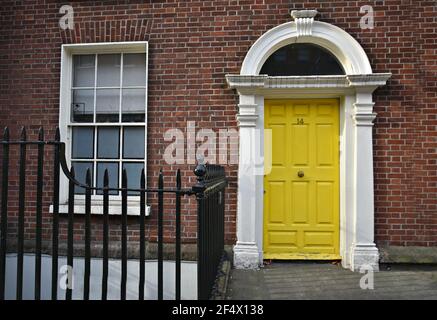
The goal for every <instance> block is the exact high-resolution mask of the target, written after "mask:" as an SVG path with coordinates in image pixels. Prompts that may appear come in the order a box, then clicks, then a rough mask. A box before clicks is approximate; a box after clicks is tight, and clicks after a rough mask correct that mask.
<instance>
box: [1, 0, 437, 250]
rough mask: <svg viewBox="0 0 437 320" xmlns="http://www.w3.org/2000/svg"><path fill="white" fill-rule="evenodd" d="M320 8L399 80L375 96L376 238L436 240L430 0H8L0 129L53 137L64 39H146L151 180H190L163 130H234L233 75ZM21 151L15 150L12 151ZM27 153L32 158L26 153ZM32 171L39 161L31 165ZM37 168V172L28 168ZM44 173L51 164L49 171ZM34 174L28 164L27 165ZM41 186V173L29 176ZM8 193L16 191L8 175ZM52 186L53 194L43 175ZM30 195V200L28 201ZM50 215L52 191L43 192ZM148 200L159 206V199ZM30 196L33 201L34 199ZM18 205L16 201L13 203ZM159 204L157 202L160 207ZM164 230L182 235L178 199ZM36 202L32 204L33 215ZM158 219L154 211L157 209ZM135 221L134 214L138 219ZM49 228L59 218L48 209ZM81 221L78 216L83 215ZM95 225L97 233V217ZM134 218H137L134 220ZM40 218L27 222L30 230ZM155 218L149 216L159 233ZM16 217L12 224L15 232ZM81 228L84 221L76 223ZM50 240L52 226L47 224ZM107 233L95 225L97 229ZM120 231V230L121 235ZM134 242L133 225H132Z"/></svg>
mask: <svg viewBox="0 0 437 320" xmlns="http://www.w3.org/2000/svg"><path fill="white" fill-rule="evenodd" d="M64 4H70V5H72V6H73V8H74V14H75V20H74V21H75V29H74V30H67V31H64V30H62V29H60V27H59V25H58V21H59V18H60V17H61V16H62V14H60V13H59V8H60V7H61V6H62V5H64ZM368 4H371V5H373V8H374V10H375V13H376V20H375V24H376V25H375V29H373V30H361V29H360V27H359V21H360V18H361V16H362V15H361V14H360V7H361V6H362V5H368ZM302 8H315V9H317V10H318V11H319V12H320V15H319V17H318V19H319V20H321V21H326V22H329V23H332V24H335V25H337V26H339V27H341V28H343V29H345V30H346V31H347V32H349V33H350V34H351V35H352V36H354V37H355V38H356V39H357V40H358V41H359V42H360V43H361V45H362V46H363V47H364V49H365V51H366V53H367V54H368V56H369V58H370V61H371V64H372V67H373V69H374V72H391V73H393V77H392V79H391V80H390V81H389V83H388V85H387V86H386V87H385V88H382V89H379V90H378V91H377V92H376V93H375V100H376V106H375V110H376V112H378V117H377V119H376V121H375V127H374V134H375V139H374V155H375V159H374V167H375V210H376V214H375V217H376V218H375V219H376V239H377V242H378V243H379V244H388V245H405V246H409V245H418V246H435V245H437V197H436V195H437V162H436V161H437V140H436V139H437V108H436V103H437V86H436V79H437V77H436V71H437V59H436V36H435V34H436V28H437V21H436V13H437V12H436V11H437V9H436V5H435V1H425V0H414V1H413V0H385V1H339V0H333V1H327V0H305V1H303V0H295V1H285V0H234V1H232V0H227V1H224V0H222V1H191V0H190V1H171V0H167V1H136V0H135V1H122V0H119V1H54V0H34V1H31V0H26V1H10V0H3V1H2V3H1V7H0V24H1V31H0V125H1V126H4V125H8V126H9V127H10V129H11V132H12V134H13V136H14V137H17V136H18V128H19V126H21V125H26V126H27V127H28V129H29V135H30V136H31V137H35V136H36V131H37V128H38V127H40V126H44V127H45V129H46V134H47V135H48V136H50V137H53V135H54V128H55V127H56V126H57V124H58V116H59V78H60V46H61V44H63V43H91V42H108V41H136V40H147V41H149V46H150V50H149V90H148V97H149V98H148V99H149V104H148V140H147V144H148V155H147V156H148V168H147V169H148V184H149V185H151V186H154V185H156V181H157V176H158V171H159V169H160V168H163V170H164V173H165V175H166V176H168V177H170V176H171V177H172V178H169V179H170V180H169V181H171V182H172V183H173V182H174V178H173V175H174V172H175V170H176V169H177V168H178V167H181V169H182V173H183V184H184V185H187V186H188V185H191V184H193V183H194V181H195V179H194V175H193V174H192V169H193V166H189V165H184V166H169V165H166V163H165V162H164V160H163V158H162V153H163V151H164V150H165V147H166V146H167V143H166V142H164V140H163V132H164V131H165V130H167V129H169V128H181V129H185V127H186V121H187V120H194V121H196V123H197V126H198V127H203V128H205V127H206V128H213V129H220V128H234V129H235V128H237V124H236V120H235V114H236V111H237V108H236V103H237V97H236V94H235V93H234V92H233V91H231V90H229V89H227V88H226V83H225V74H228V73H238V72H239V68H240V66H241V63H242V61H243V59H244V56H245V54H246V52H247V51H248V49H249V48H250V46H251V45H252V44H253V43H254V42H255V41H256V39H257V38H258V37H259V36H261V35H262V34H263V33H264V32H266V31H267V30H269V29H271V28H272V27H275V26H277V25H279V24H281V23H284V22H287V21H290V19H291V18H290V16H289V11H290V10H291V9H302ZM14 156H15V157H16V154H14ZM29 157H30V158H31V157H32V156H31V155H29ZM32 166H33V167H34V166H35V164H34V163H33V162H32ZM29 169H30V168H29ZM45 169H46V176H47V177H48V179H49V177H50V173H51V168H50V167H49V166H47V168H45ZM226 170H227V175H228V176H229V181H230V186H229V188H228V192H227V197H226V239H227V242H228V243H233V242H234V241H235V231H236V228H235V222H236V221H235V220H236V190H237V178H236V177H237V166H235V165H230V166H227V168H226ZM29 172H30V171H29ZM28 180H29V182H30V183H31V185H34V183H35V179H34V176H32V174H29V176H28ZM11 181H12V182H11V193H13V192H14V191H16V189H17V178H16V173H14V172H11ZM47 181H48V182H47V184H46V187H47V190H50V189H51V184H50V182H49V181H50V180H47ZM30 196H31V195H29V197H30ZM44 200H45V208H46V210H45V211H46V212H47V211H48V210H47V209H48V205H49V204H50V192H48V193H47V194H46V196H45V198H44ZM153 201H154V200H153V199H152V203H153ZM32 203H33V202H32V201H31V200H29V202H28V204H29V205H31V204H32ZM184 205H185V208H184V209H185V210H184V218H183V221H184V225H183V234H184V238H185V239H186V241H188V242H190V241H194V240H195V236H196V212H195V210H194V208H195V203H194V201H184ZM14 208H15V209H16V200H14V199H12V200H11V210H12V211H13V210H14ZM154 208H155V209H156V206H154ZM167 208H168V210H167V212H166V232H167V234H168V235H169V236H171V235H172V233H173V232H174V224H173V222H172V218H173V215H174V212H173V211H172V203H169V204H168V207H167ZM32 210H33V209H29V211H30V212H32ZM152 214H153V215H154V216H155V217H156V214H155V211H154V212H152ZM133 219H135V218H133ZM44 221H45V223H50V221H51V218H50V215H49V214H48V212H47V213H46V216H45V219H44ZM79 221H80V219H79ZM93 221H95V222H96V223H95V224H96V226H95V228H96V230H101V229H100V228H101V227H100V226H99V224H98V221H100V220H99V217H94V219H93ZM133 222H135V221H133ZM33 223H34V222H33V220H32V219H29V220H28V221H27V224H26V228H28V232H27V235H28V237H32V232H33V231H31V229H32V228H31V227H32V226H33ZM154 223H155V220H154V218H151V220H150V222H149V226H150V230H149V232H150V233H151V235H152V236H156V229H155V228H154ZM15 224H16V222H15V221H14V220H13V219H12V220H11V225H10V229H11V230H12V231H13V230H14V228H15ZM79 227H80V226H79V224H78V228H79ZM45 230H46V232H45V234H46V236H47V237H48V236H49V235H48V232H49V229H48V226H47V227H46V229H45ZM93 234H95V236H96V237H99V232H96V233H93ZM114 234H115V236H116V235H117V232H114ZM130 235H131V236H132V237H137V236H138V231H137V230H133V229H131V230H130Z"/></svg>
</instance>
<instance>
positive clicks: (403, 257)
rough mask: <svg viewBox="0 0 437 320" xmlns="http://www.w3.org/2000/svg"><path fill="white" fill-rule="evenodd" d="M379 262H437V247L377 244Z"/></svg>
mask: <svg viewBox="0 0 437 320" xmlns="http://www.w3.org/2000/svg"><path fill="white" fill-rule="evenodd" d="M378 249H379V256H380V259H379V262H380V263H417V264H437V247H400V246H378Z"/></svg>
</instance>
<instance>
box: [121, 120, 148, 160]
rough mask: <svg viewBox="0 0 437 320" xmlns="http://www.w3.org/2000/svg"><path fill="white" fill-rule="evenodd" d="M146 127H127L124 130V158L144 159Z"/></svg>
mask: <svg viewBox="0 0 437 320" xmlns="http://www.w3.org/2000/svg"><path fill="white" fill-rule="evenodd" d="M144 150H145V142H144V127H125V128H124V130H123V158H124V159H144Z"/></svg>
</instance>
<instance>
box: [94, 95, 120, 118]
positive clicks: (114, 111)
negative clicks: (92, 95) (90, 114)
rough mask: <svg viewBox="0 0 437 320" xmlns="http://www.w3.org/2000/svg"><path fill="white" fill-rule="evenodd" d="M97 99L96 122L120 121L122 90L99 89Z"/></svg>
mask: <svg viewBox="0 0 437 320" xmlns="http://www.w3.org/2000/svg"><path fill="white" fill-rule="evenodd" d="M96 100H97V101H96V122H118V116H119V105H120V90H119V89H99V90H97V94H96Z"/></svg>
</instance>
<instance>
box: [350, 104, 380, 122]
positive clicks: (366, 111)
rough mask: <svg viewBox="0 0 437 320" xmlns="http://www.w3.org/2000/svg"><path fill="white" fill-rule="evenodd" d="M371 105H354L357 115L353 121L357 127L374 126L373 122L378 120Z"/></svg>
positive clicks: (355, 114) (354, 115)
mask: <svg viewBox="0 0 437 320" xmlns="http://www.w3.org/2000/svg"><path fill="white" fill-rule="evenodd" d="M374 105H375V104H374V103H373V102H371V103H354V107H355V113H354V114H353V116H352V117H353V119H354V120H355V125H356V126H373V120H375V118H376V113H375V112H373V106H374Z"/></svg>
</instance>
